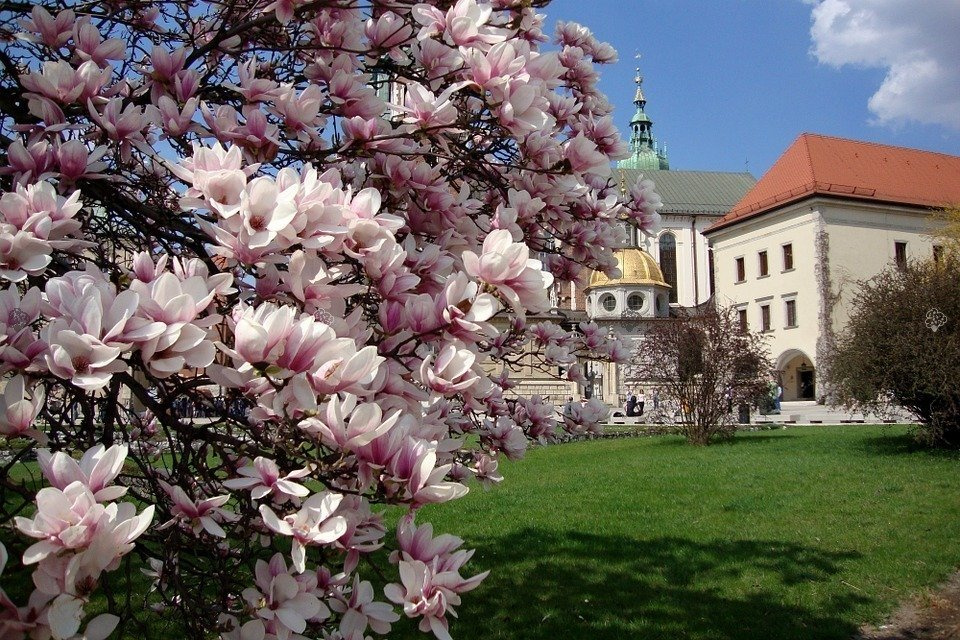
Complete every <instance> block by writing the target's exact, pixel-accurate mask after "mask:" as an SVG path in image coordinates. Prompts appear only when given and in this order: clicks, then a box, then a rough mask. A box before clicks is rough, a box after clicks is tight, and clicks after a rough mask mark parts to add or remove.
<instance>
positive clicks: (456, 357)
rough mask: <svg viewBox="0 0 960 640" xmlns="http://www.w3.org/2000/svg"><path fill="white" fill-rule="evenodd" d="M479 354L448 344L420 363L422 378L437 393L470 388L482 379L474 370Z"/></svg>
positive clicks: (454, 391) (458, 391) (455, 391)
mask: <svg viewBox="0 0 960 640" xmlns="http://www.w3.org/2000/svg"><path fill="white" fill-rule="evenodd" d="M476 359H477V356H476V354H475V353H473V352H472V351H470V350H469V349H458V348H457V346H456V345H455V344H448V345H447V346H445V347H444V348H443V349H442V350H441V351H440V353H439V354H437V356H436V360H434V357H433V356H432V355H431V356H428V357H426V358H424V360H423V363H421V365H420V379H421V380H422V381H423V383H424V384H426V385H427V386H428V387H430V389H432V390H434V391H436V392H437V393H442V394H444V395H450V394H453V393H460V392H463V391H464V390H466V389H469V388H470V387H472V386H473V385H474V384H476V383H477V381H478V380H480V376H479V374H477V373H476V372H475V371H474V370H473V365H474V362H475V361H476Z"/></svg>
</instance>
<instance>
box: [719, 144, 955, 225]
mask: <svg viewBox="0 0 960 640" xmlns="http://www.w3.org/2000/svg"><path fill="white" fill-rule="evenodd" d="M811 195H827V196H836V197H844V198H852V199H856V200H872V201H878V202H889V203H897V204H906V205H913V206H917V207H934V208H936V207H943V206H945V205H949V204H957V203H960V157H957V156H949V155H946V154H943V153H933V152H931V151H920V150H918V149H905V148H903V147H892V146H889V145H883V144H875V143H872V142H860V141H857V140H846V139H844V138H833V137H830V136H822V135H818V134H814V133H804V134H801V135H800V136H799V137H798V138H797V139H796V140H795V141H794V143H793V144H792V145H790V147H789V148H788V149H787V150H786V151H785V152H784V153H783V155H782V156H780V158H779V159H778V160H777V161H776V162H775V163H774V165H773V166H772V167H771V168H770V170H769V171H767V172H766V173H765V174H764V175H763V177H762V178H760V180H759V181H758V182H757V183H756V184H755V185H754V186H753V188H752V189H750V191H748V192H747V194H746V195H745V196H743V198H742V199H741V200H740V202H738V203H737V204H735V205H734V206H733V209H731V210H730V212H729V213H727V214H726V215H725V216H723V217H722V218H720V219H719V220H717V222H715V223H714V224H713V225H712V226H711V227H710V228H709V229H707V233H709V232H711V231H715V230H717V229H721V228H724V227H728V226H730V225H733V224H736V223H738V222H742V221H743V220H747V219H750V218H754V217H756V216H759V215H761V214H763V213H766V212H767V211H771V210H773V209H777V208H779V207H781V206H783V205H785V204H787V203H790V202H796V201H797V200H802V199H803V198H806V197H809V196H811Z"/></svg>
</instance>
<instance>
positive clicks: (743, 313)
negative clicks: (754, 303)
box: [737, 307, 750, 333]
mask: <svg viewBox="0 0 960 640" xmlns="http://www.w3.org/2000/svg"><path fill="white" fill-rule="evenodd" d="M737 320H739V321H740V331H742V332H744V333H746V332H747V330H748V329H749V328H750V327H749V326H747V308H746V307H744V308H742V309H737Z"/></svg>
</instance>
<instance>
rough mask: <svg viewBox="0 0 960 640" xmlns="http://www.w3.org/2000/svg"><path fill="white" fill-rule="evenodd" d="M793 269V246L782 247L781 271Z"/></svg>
mask: <svg viewBox="0 0 960 640" xmlns="http://www.w3.org/2000/svg"><path fill="white" fill-rule="evenodd" d="M790 269H793V245H792V244H785V245H783V270H784V271H790Z"/></svg>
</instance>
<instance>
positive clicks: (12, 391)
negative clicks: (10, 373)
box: [0, 375, 46, 442]
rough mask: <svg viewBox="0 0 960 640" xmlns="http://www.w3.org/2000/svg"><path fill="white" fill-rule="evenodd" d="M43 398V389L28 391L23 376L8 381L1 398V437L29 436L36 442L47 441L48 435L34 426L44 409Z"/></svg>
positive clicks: (37, 388)
mask: <svg viewBox="0 0 960 640" xmlns="http://www.w3.org/2000/svg"><path fill="white" fill-rule="evenodd" d="M28 391H29V393H28ZM43 397H44V394H43V389H42V388H40V387H35V388H32V389H28V387H27V382H26V380H25V379H24V377H23V376H22V375H16V376H14V377H13V378H11V379H9V380H7V386H6V387H5V388H4V390H3V395H2V396H0V435H3V436H5V437H7V438H15V437H18V436H29V437H31V438H33V439H34V440H38V441H41V442H42V441H46V435H44V434H43V433H42V432H41V431H39V430H38V429H35V428H34V426H33V422H34V420H36V419H37V415H38V414H39V413H40V410H41V409H42V408H43Z"/></svg>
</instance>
